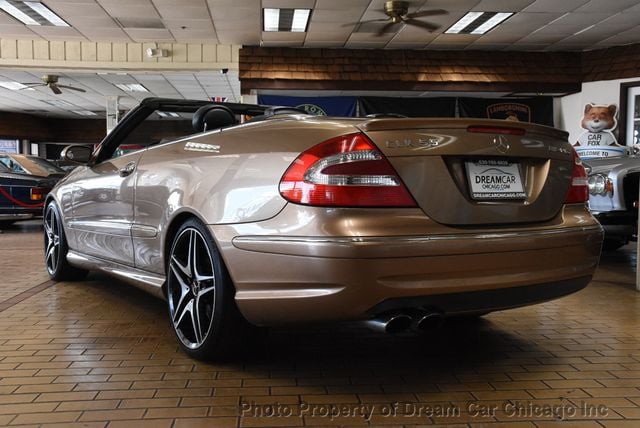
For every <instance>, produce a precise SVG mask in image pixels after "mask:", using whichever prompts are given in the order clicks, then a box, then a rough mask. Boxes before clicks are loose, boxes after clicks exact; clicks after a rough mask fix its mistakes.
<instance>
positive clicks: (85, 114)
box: [71, 110, 97, 116]
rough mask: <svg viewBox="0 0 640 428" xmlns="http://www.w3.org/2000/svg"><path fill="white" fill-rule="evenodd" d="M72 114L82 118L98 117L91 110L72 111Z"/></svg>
mask: <svg viewBox="0 0 640 428" xmlns="http://www.w3.org/2000/svg"><path fill="white" fill-rule="evenodd" d="M71 113H75V114H77V115H80V116H97V114H96V113H94V112H92V111H91V110H71Z"/></svg>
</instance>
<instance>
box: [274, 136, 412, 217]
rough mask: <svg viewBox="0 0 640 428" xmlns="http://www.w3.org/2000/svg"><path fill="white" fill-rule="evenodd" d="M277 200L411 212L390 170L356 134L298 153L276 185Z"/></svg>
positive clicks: (409, 202) (408, 198)
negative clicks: (278, 189)
mask: <svg viewBox="0 0 640 428" xmlns="http://www.w3.org/2000/svg"><path fill="white" fill-rule="evenodd" d="M280 194H281V195H282V196H283V197H284V198H285V199H286V200H288V201H290V202H294V203H297V204H303V205H316V206H337V207H415V206H416V202H415V201H414V200H413V198H412V197H411V195H410V194H409V191H408V190H407V188H406V187H405V185H404V183H403V182H402V180H401V179H400V177H399V176H398V173H397V172H396V171H395V169H393V166H391V164H390V163H389V161H388V160H387V159H386V158H385V157H384V155H383V154H382V153H380V151H379V150H378V148H377V147H376V146H375V145H374V144H373V143H372V142H371V141H370V140H369V139H368V138H367V137H366V136H365V135H364V134H361V133H356V134H349V135H343V136H340V137H336V138H332V139H331V140H328V141H325V142H324V143H320V144H318V145H316V146H313V147H311V148H310V149H309V150H307V151H305V152H303V153H302V154H301V155H300V156H298V157H297V158H296V160H295V161H293V163H292V164H291V166H289V168H288V169H287V171H286V172H285V173H284V176H283V177H282V179H281V180H280Z"/></svg>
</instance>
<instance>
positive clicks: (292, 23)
mask: <svg viewBox="0 0 640 428" xmlns="http://www.w3.org/2000/svg"><path fill="white" fill-rule="evenodd" d="M310 15H311V9H273V8H264V9H262V17H263V19H262V21H263V31H270V32H271V31H290V32H293V33H304V32H305V31H307V26H308V24H309V16H310Z"/></svg>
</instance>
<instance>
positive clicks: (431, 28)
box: [403, 19, 440, 31]
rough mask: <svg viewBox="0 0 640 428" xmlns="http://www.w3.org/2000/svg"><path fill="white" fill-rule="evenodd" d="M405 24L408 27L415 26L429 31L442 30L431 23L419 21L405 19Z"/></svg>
mask: <svg viewBox="0 0 640 428" xmlns="http://www.w3.org/2000/svg"><path fill="white" fill-rule="evenodd" d="M403 22H404V23H405V24H407V25H413V26H416V27H420V28H424V29H425V30H429V31H435V30H437V29H438V28H440V26H439V25H436V24H431V23H430V22H424V21H418V20H417V19H405V20H404V21H403Z"/></svg>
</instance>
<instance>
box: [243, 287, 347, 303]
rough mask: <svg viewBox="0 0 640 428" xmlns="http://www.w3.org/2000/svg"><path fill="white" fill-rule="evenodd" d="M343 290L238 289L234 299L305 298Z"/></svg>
mask: <svg viewBox="0 0 640 428" xmlns="http://www.w3.org/2000/svg"><path fill="white" fill-rule="evenodd" d="M342 290H344V287H331V288H317V285H316V287H315V288H289V289H280V288H278V289H272V290H238V291H236V300H264V299H268V300H271V299H277V300H282V299H305V298H312V297H325V296H330V295H332V294H337V293H339V292H341V291H342Z"/></svg>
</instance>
